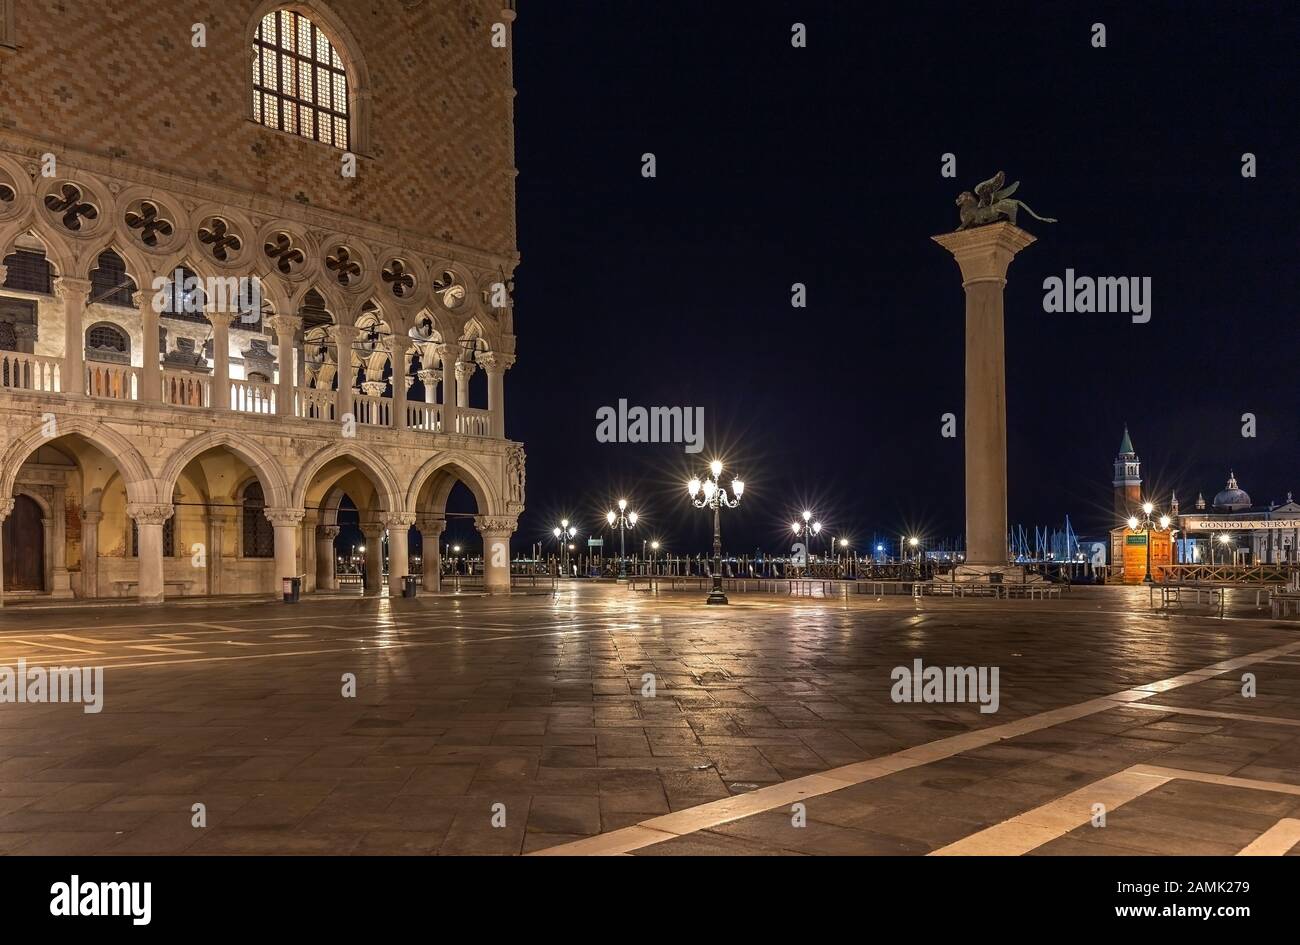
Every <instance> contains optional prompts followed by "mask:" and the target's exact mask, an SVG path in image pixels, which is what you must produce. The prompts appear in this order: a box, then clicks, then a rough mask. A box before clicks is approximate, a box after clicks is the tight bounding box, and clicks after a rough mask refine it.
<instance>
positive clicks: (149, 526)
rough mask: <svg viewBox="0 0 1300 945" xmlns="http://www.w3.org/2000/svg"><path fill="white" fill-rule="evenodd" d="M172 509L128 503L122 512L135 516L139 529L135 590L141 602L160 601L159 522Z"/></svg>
mask: <svg viewBox="0 0 1300 945" xmlns="http://www.w3.org/2000/svg"><path fill="white" fill-rule="evenodd" d="M175 511H176V510H175V508H174V507H173V506H171V505H170V504H168V505H162V504H139V503H135V502H131V503H128V505H127V507H126V514H127V515H129V516H130V517H131V518H133V519H135V524H136V528H137V529H138V531H139V535H140V542H139V567H140V577H139V581H138V583H137V585H136V593H137V596H138V598H139V600H140V603H142V604H161V603H162V602H163V597H164V594H163V591H164V587H163V523H165V522H166V521H167V519H169V518H171V517H172V513H173V512H175Z"/></svg>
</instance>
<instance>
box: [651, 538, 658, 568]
mask: <svg viewBox="0 0 1300 945" xmlns="http://www.w3.org/2000/svg"><path fill="white" fill-rule="evenodd" d="M658 557H659V542H658V541H652V542H650V573H651V574H654V573H655V559H656V558H658Z"/></svg>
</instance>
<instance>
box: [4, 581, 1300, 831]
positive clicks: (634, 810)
mask: <svg viewBox="0 0 1300 945" xmlns="http://www.w3.org/2000/svg"><path fill="white" fill-rule="evenodd" d="M732 600H733V603H732V605H731V606H730V607H705V606H704V605H703V603H702V600H701V595H699V594H696V593H691V594H672V595H663V596H660V597H647V596H646V595H644V594H633V593H629V592H628V591H627V590H625V589H623V588H619V587H615V586H611V585H596V586H590V585H589V586H574V587H565V588H564V589H562V590H561V591H560V592H559V593H558V594H554V595H552V594H535V595H528V596H522V595H517V596H514V597H512V598H510V599H508V600H502V599H493V598H484V597H424V598H420V599H418V600H414V601H411V600H402V599H390V598H388V597H382V598H365V599H363V598H360V597H341V596H340V597H334V598H325V599H314V600H308V601H305V602H303V603H302V604H299V605H297V606H286V605H283V604H279V603H215V604H214V603H197V602H176V603H171V604H167V605H163V606H161V607H156V608H99V609H75V610H72V609H70V610H30V609H23V608H10V609H7V610H5V611H4V612H3V613H0V666H9V667H16V666H17V661H18V660H20V659H23V660H26V662H27V664H28V665H29V666H33V665H41V666H46V667H50V666H58V665H65V666H103V667H105V676H104V680H105V681H104V705H103V711H102V712H100V713H98V714H87V713H85V712H83V710H82V707H81V706H79V705H71V704H31V703H24V704H18V703H12V702H10V703H0V851H3V852H11V853H22V854H45V853H98V852H112V853H177V852H185V853H199V854H211V853H358V854H364V853H410V854H430V853H439V854H477V853H484V854H486V853H492V854H520V853H534V852H539V851H547V852H550V853H561V854H582V853H596V854H608V853H631V854H636V855H663V854H778V855H791V854H794V855H798V854H826V853H855V854H878V853H891V854H929V853H936V852H937V853H944V854H952V853H961V852H971V851H970V850H963V848H962V844H966V845H968V846H969V847H972V848H973V847H978V848H979V849H978V852H999V853H1017V854H1018V853H1028V854H1032V855H1050V854H1057V853H1071V854H1073V853H1098V854H1108V853H1114V854H1132V853H1135V852H1139V853H1222V854H1236V853H1242V852H1245V853H1249V854H1252V855H1253V854H1281V853H1288V852H1289V853H1291V854H1292V855H1295V854H1296V852H1297V846H1296V837H1297V834H1296V827H1295V821H1296V819H1297V818H1300V632H1298V629H1297V625H1296V624H1294V623H1284V622H1278V621H1272V620H1268V619H1259V618H1258V617H1257V616H1256V612H1255V611H1254V610H1253V609H1251V608H1249V607H1240V608H1236V609H1233V610H1231V611H1230V616H1229V618H1228V619H1226V620H1222V621H1221V620H1218V619H1211V618H1206V617H1174V618H1165V617H1159V616H1153V615H1150V614H1149V613H1147V610H1146V607H1147V598H1146V594H1145V593H1144V592H1141V591H1139V590H1126V589H1122V588H1074V589H1073V590H1072V592H1071V593H1070V594H1068V595H1066V596H1065V597H1064V598H1063V599H1062V600H1059V601H1001V602H999V601H991V600H976V601H954V600H937V599H932V598H926V599H922V600H919V601H916V600H913V599H911V598H889V597H886V598H882V599H876V598H873V597H851V598H849V599H847V600H844V599H840V600H826V599H819V598H816V599H807V598H803V599H799V600H791V599H789V598H784V597H779V596H768V595H757V594H755V595H744V594H736V595H733V598H732ZM917 659H920V660H921V661H922V662H923V664H924V665H925V666H927V667H967V666H969V667H997V668H998V670H999V676H998V679H999V687H1000V693H999V700H998V701H999V704H998V710H997V711H996V712H993V713H981V712H980V711H979V708H980V707H979V705H978V704H976V703H975V702H959V703H954V702H948V703H935V702H895V701H893V699H892V698H891V689H892V688H893V686H894V681H893V680H892V679H891V672H892V670H893V669H894V667H911V666H913V661H914V660H917ZM1246 673H1251V674H1254V678H1255V685H1256V691H1257V694H1256V695H1255V696H1254V697H1253V698H1247V697H1245V696H1243V695H1242V687H1243V682H1242V677H1243V674H1246ZM345 674H352V675H353V676H355V680H356V689H355V697H354V698H348V697H345V696H344V694H343V690H344V688H345V682H344V676H345ZM651 683H653V694H651V689H650V684H651ZM1152 772H1156V773H1154V774H1153V773H1152ZM195 804H203V805H204V807H205V812H206V826H205V827H195V826H192V822H191V821H192V818H193V817H194V816H195V815H194V813H193V806H194V805H195ZM1094 804H1104V805H1105V810H1106V825H1105V826H1104V827H1094V826H1093V825H1092V823H1091V819H1092V817H1093V805H1094ZM795 805H802V806H801V807H796V806H795Z"/></svg>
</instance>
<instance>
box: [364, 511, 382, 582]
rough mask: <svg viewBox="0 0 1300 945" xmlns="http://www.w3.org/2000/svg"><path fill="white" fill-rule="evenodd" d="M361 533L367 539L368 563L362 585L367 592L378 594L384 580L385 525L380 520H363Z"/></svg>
mask: <svg viewBox="0 0 1300 945" xmlns="http://www.w3.org/2000/svg"><path fill="white" fill-rule="evenodd" d="M361 534H362V535H363V536H364V537H365V539H366V565H365V572H364V574H363V575H362V579H361V587H362V589H363V590H364V591H365V593H367V594H370V593H375V594H377V593H379V588H380V585H381V584H383V582H384V526H383V525H381V524H379V523H378V522H362V523H361Z"/></svg>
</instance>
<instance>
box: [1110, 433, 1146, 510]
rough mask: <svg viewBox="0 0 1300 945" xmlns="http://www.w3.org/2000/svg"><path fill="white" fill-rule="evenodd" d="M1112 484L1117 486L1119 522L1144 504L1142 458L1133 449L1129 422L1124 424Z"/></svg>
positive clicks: (1116, 504)
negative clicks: (1122, 437)
mask: <svg viewBox="0 0 1300 945" xmlns="http://www.w3.org/2000/svg"><path fill="white" fill-rule="evenodd" d="M1111 485H1112V486H1114V487H1115V505H1114V511H1115V524H1119V523H1120V522H1122V521H1124V520H1125V519H1127V518H1128V517H1129V516H1130V515H1132V514H1133V510H1134V509H1136V508H1137V507H1138V506H1139V505H1141V504H1142V460H1140V459H1138V455H1137V453H1136V452H1134V450H1133V441H1132V440H1131V439H1129V435H1128V424H1125V425H1124V439H1123V440H1121V441H1120V444H1119V455H1118V456H1116V457H1115V478H1114V480H1113V481H1112V482H1111Z"/></svg>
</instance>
